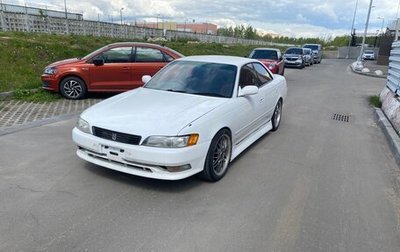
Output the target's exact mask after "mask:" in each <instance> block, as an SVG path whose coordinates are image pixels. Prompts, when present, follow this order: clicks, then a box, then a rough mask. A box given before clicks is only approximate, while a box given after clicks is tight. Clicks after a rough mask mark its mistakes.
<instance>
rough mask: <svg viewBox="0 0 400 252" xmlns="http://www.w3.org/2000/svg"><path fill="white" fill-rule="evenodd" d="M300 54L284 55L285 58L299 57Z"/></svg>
mask: <svg viewBox="0 0 400 252" xmlns="http://www.w3.org/2000/svg"><path fill="white" fill-rule="evenodd" d="M300 56H301V55H300V54H285V55H284V57H285V58H291V57H300Z"/></svg>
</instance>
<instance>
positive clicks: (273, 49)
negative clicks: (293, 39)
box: [253, 47, 280, 52]
mask: <svg viewBox="0 0 400 252" xmlns="http://www.w3.org/2000/svg"><path fill="white" fill-rule="evenodd" d="M255 50H270V51H277V52H279V51H280V50H279V49H277V48H266V47H258V48H254V49H253V51H255Z"/></svg>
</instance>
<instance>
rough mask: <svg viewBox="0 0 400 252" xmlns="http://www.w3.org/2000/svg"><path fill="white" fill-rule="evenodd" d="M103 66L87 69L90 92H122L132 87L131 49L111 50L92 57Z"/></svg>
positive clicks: (119, 48)
mask: <svg viewBox="0 0 400 252" xmlns="http://www.w3.org/2000/svg"><path fill="white" fill-rule="evenodd" d="M94 59H103V60H104V65H100V66H96V65H94V64H91V65H90V67H89V73H90V87H89V89H91V90H102V91H107V90H109V91H124V90H127V89H129V87H131V86H132V72H131V71H132V64H133V63H132V47H131V46H123V47H115V48H111V49H109V50H107V51H104V52H102V53H101V54H99V55H97V56H95V57H94Z"/></svg>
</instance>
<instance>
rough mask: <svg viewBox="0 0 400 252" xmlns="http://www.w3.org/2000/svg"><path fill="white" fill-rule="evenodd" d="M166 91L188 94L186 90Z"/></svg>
mask: <svg viewBox="0 0 400 252" xmlns="http://www.w3.org/2000/svg"><path fill="white" fill-rule="evenodd" d="M166 91H169V92H176V93H185V94H186V93H187V92H186V91H185V90H175V89H167V90H166Z"/></svg>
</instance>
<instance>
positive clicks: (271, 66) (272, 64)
mask: <svg viewBox="0 0 400 252" xmlns="http://www.w3.org/2000/svg"><path fill="white" fill-rule="evenodd" d="M275 66H276V64H275V63H271V64H269V65H268V68H274V67H275Z"/></svg>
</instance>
